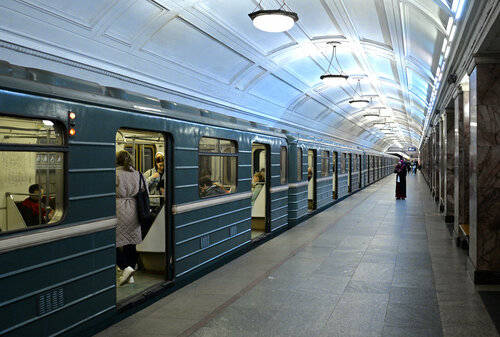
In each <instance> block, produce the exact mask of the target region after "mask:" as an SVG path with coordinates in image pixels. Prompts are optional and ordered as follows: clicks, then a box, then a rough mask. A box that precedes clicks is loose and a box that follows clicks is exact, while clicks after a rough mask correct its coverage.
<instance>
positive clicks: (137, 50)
mask: <svg viewBox="0 0 500 337" xmlns="http://www.w3.org/2000/svg"><path fill="white" fill-rule="evenodd" d="M279 2H281V3H282V0H280V1H279ZM279 2H278V1H276V0H264V1H262V6H263V7H264V8H266V9H273V8H277V7H279ZM475 2H477V0H476V1H474V0H287V1H286V3H287V5H288V6H289V7H290V8H291V10H293V11H294V12H296V13H297V14H298V16H299V21H298V22H297V23H296V24H295V26H294V27H293V28H292V29H290V30H289V31H287V32H284V33H266V32H263V31H260V30H258V29H256V28H255V27H254V26H253V25H252V21H251V20H250V18H249V17H248V13H250V12H252V11H253V10H254V9H255V8H256V6H257V2H256V1H254V0H86V1H77V0H71V1H70V0H3V1H2V2H1V4H0V17H1V18H2V19H1V20H0V52H1V54H0V59H3V60H6V61H9V62H11V63H13V64H17V65H22V66H31V67H37V68H43V69H47V70H51V71H55V72H59V73H64V74H67V75H71V76H77V77H80V78H84V79H88V80H91V81H94V82H98V83H100V84H102V85H111V86H117V87H121V88H125V89H129V90H133V91H138V92H142V93H144V94H148V95H153V96H155V97H159V98H162V99H170V100H173V101H177V102H182V103H186V104H190V105H194V106H197V107H200V108H204V109H211V110H215V111H218V112H222V113H225V114H228V115H232V116H236V117H240V118H245V119H248V120H252V121H257V122H261V123H264V124H267V125H269V126H273V127H279V128H285V129H294V130H297V131H300V132H301V133H314V134H317V135H319V136H323V137H325V136H328V137H333V138H334V139H336V140H338V141H341V142H349V143H351V144H355V145H359V146H362V147H369V148H372V149H376V150H382V151H384V150H386V149H387V148H389V147H391V146H396V147H409V146H415V147H418V145H419V143H420V139H421V137H422V134H423V131H424V129H425V127H426V124H427V123H428V119H429V117H428V116H429V115H430V114H429V112H431V111H432V110H433V108H434V104H435V102H434V100H435V97H436V94H439V90H440V87H441V84H442V83H443V78H442V77H443V75H441V74H443V73H444V74H445V75H446V72H447V66H448V65H449V64H450V63H451V61H452V58H453V55H454V51H455V49H456V48H457V41H460V38H461V37H462V35H463V34H464V32H465V31H466V30H467V29H469V28H470V27H468V25H467V22H468V20H469V18H470V13H471V11H472V9H473V7H474V6H475ZM331 41H336V42H340V45H338V46H337V49H336V50H337V59H338V64H340V67H341V68H342V69H343V71H344V72H345V73H346V74H347V75H349V76H350V78H349V79H348V80H347V81H346V83H345V84H344V85H340V86H326V85H324V84H323V83H322V81H321V80H320V76H321V75H322V74H324V73H325V71H326V70H327V69H328V66H329V60H330V58H331V54H332V46H331V44H328V42H331ZM338 64H337V61H336V60H334V64H333V65H334V66H337V67H338ZM353 78H354V79H353ZM357 78H359V79H360V82H359V83H360V86H359V88H360V89H357V87H356V85H357V80H356V79H357ZM358 95H363V97H364V98H367V99H368V100H370V105H369V107H368V108H365V109H357V108H354V107H352V106H351V105H350V104H349V100H351V99H352V98H353V97H355V96H358ZM369 109H371V110H374V111H375V112H379V113H380V115H381V117H380V118H379V120H378V121H379V122H386V123H388V124H387V125H386V128H389V129H391V130H390V133H382V132H381V131H380V128H379V127H376V126H374V121H373V120H368V119H367V118H365V117H364V116H363V115H364V114H365V113H366V112H367V110H369Z"/></svg>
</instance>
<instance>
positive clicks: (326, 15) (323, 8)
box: [286, 0, 344, 38]
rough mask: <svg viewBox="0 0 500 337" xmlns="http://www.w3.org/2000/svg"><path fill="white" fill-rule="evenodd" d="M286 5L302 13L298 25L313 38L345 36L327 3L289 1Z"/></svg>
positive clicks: (300, 0)
mask: <svg viewBox="0 0 500 337" xmlns="http://www.w3.org/2000/svg"><path fill="white" fill-rule="evenodd" d="M286 3H287V4H288V5H289V6H290V8H291V9H292V10H293V11H295V12H297V13H300V17H299V21H298V24H299V26H301V27H304V28H305V30H306V33H308V34H309V35H310V37H311V38H328V37H336V36H344V32H343V31H342V30H341V29H340V27H339V25H338V23H337V19H336V17H335V15H334V14H333V13H332V11H331V9H330V7H329V6H328V5H327V4H326V1H303V0H288V1H287V2H286Z"/></svg>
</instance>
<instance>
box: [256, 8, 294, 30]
mask: <svg viewBox="0 0 500 337" xmlns="http://www.w3.org/2000/svg"><path fill="white" fill-rule="evenodd" d="M248 16H249V17H250V19H252V21H253V25H254V26H255V27H256V28H258V29H260V30H263V31H265V32H271V33H280V32H284V31H287V30H289V29H290V28H292V27H293V25H294V24H295V21H297V20H298V19H299V17H298V16H297V13H294V12H287V11H283V10H281V9H273V10H260V11H256V12H253V13H250V14H248Z"/></svg>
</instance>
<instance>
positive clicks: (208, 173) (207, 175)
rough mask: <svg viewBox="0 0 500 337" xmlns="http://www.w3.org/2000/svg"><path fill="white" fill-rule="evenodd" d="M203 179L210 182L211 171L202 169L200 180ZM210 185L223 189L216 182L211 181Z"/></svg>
mask: <svg viewBox="0 0 500 337" xmlns="http://www.w3.org/2000/svg"><path fill="white" fill-rule="evenodd" d="M203 178H208V179H210V180H212V171H210V169H204V170H203V171H201V176H200V180H201V179H203ZM212 184H214V185H217V186H219V187H220V188H222V189H224V186H223V185H222V184H219V183H218V182H215V181H212Z"/></svg>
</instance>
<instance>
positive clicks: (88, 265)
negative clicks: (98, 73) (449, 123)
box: [0, 63, 394, 336]
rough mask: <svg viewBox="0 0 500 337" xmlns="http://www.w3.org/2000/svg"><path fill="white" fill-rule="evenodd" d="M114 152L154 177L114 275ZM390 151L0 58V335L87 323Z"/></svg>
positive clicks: (359, 176)
mask: <svg viewBox="0 0 500 337" xmlns="http://www.w3.org/2000/svg"><path fill="white" fill-rule="evenodd" d="M119 151H127V152H128V153H129V154H130V156H131V157H132V159H133V164H134V167H135V169H136V170H138V171H140V172H142V173H144V175H145V176H146V180H147V183H148V184H150V183H151V184H152V185H151V186H150V196H149V198H150V202H151V210H152V211H153V217H154V221H153V223H152V225H151V226H150V227H149V226H147V227H144V228H142V234H143V240H142V242H141V243H140V244H138V245H137V246H136V251H137V255H138V257H139V258H138V263H137V265H136V266H134V269H135V273H134V274H133V278H127V280H126V281H125V282H122V271H121V270H119V268H117V265H116V256H117V254H118V253H119V252H118V251H117V247H116V227H117V222H118V220H117V211H116V204H117V203H116V198H117V192H116V191H117V184H119V182H117V175H116V153H117V152H119ZM371 153H372V152H371ZM381 158H385V160H386V162H385V163H386V165H385V170H384V168H383V167H381V162H380V159H381ZM392 161H394V159H392V158H391V157H390V156H387V155H384V154H381V153H374V152H373V153H372V154H369V155H366V154H365V152H363V151H362V150H359V149H355V148H350V147H348V146H343V145H341V144H337V143H334V142H332V141H330V140H321V139H315V138H312V137H306V136H301V135H296V134H292V133H290V132H287V131H284V130H276V129H271V128H269V127H266V126H264V125H258V124H255V123H251V122H248V121H243V120H237V119H235V118H231V117H228V116H224V115H221V114H217V113H213V112H209V111H206V110H200V109H197V108H194V107H189V106H184V105H180V104H177V103H174V102H169V101H162V100H159V99H156V98H154V97H146V96H143V95H138V94H135V93H131V92H127V91H124V90H120V89H117V88H110V87H103V86H100V85H98V84H96V83H91V82H86V81H81V80H78V79H74V78H69V77H65V76H61V75H57V74H52V73H49V72H45V71H42V70H38V69H29V68H22V67H17V66H13V65H10V64H8V63H0V180H1V182H2V183H1V184H0V195H1V196H2V198H0V199H1V201H0V229H1V232H0V264H1V265H2V267H3V268H2V270H1V271H0V286H1V288H2V289H4V290H7V291H3V292H2V293H1V294H0V317H3V318H4V319H2V320H0V334H1V335H6V336H9V335H12V336H28V335H37V336H44V335H64V334H68V335H75V334H80V335H86V334H90V333H92V332H93V331H96V330H98V329H99V328H102V327H103V326H105V325H107V324H111V323H112V322H114V321H115V320H116V319H119V317H121V316H120V314H121V313H126V312H127V310H128V309H130V308H134V307H137V305H139V304H140V303H143V302H144V301H147V300H148V299H150V298H154V297H156V296H164V295H165V294H166V293H167V292H169V291H172V290H174V289H176V288H177V287H179V286H180V285H183V284H186V283H187V282H189V280H192V279H194V278H196V277H199V276H200V275H203V273H206V272H207V271H208V270H210V269H211V268H213V267H216V266H217V265H219V264H221V263H223V262H224V261H227V260H229V259H231V258H234V257H235V256H237V255H238V254H242V253H244V252H245V251H246V250H247V249H250V248H252V247H255V245H257V244H258V243H259V242H262V241H263V239H270V238H272V237H273V236H275V235H278V234H279V233H280V232H282V231H284V230H286V229H287V228H289V227H290V226H293V225H294V224H297V223H299V222H300V221H303V220H305V219H306V218H307V217H309V216H311V215H312V214H314V213H315V212H317V211H319V210H322V209H324V208H326V207H328V206H330V205H332V204H333V203H335V202H337V201H338V200H340V199H342V198H345V197H347V196H348V195H349V194H351V193H354V192H356V191H357V190H359V189H360V188H363V187H364V186H366V185H367V184H370V183H372V182H374V181H375V180H376V179H379V178H381V177H382V176H384V175H386V174H389V173H390V172H389V170H388V167H389V163H391V162H392ZM377 165H378V166H377ZM152 172H154V173H152ZM155 173H158V179H157V177H156V174H155ZM160 177H161V179H160ZM153 178H154V179H153ZM153 180H155V181H156V180H158V181H157V182H155V183H154V184H156V185H153V183H152V181H153ZM118 249H120V248H118ZM120 251H121V250H120Z"/></svg>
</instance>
